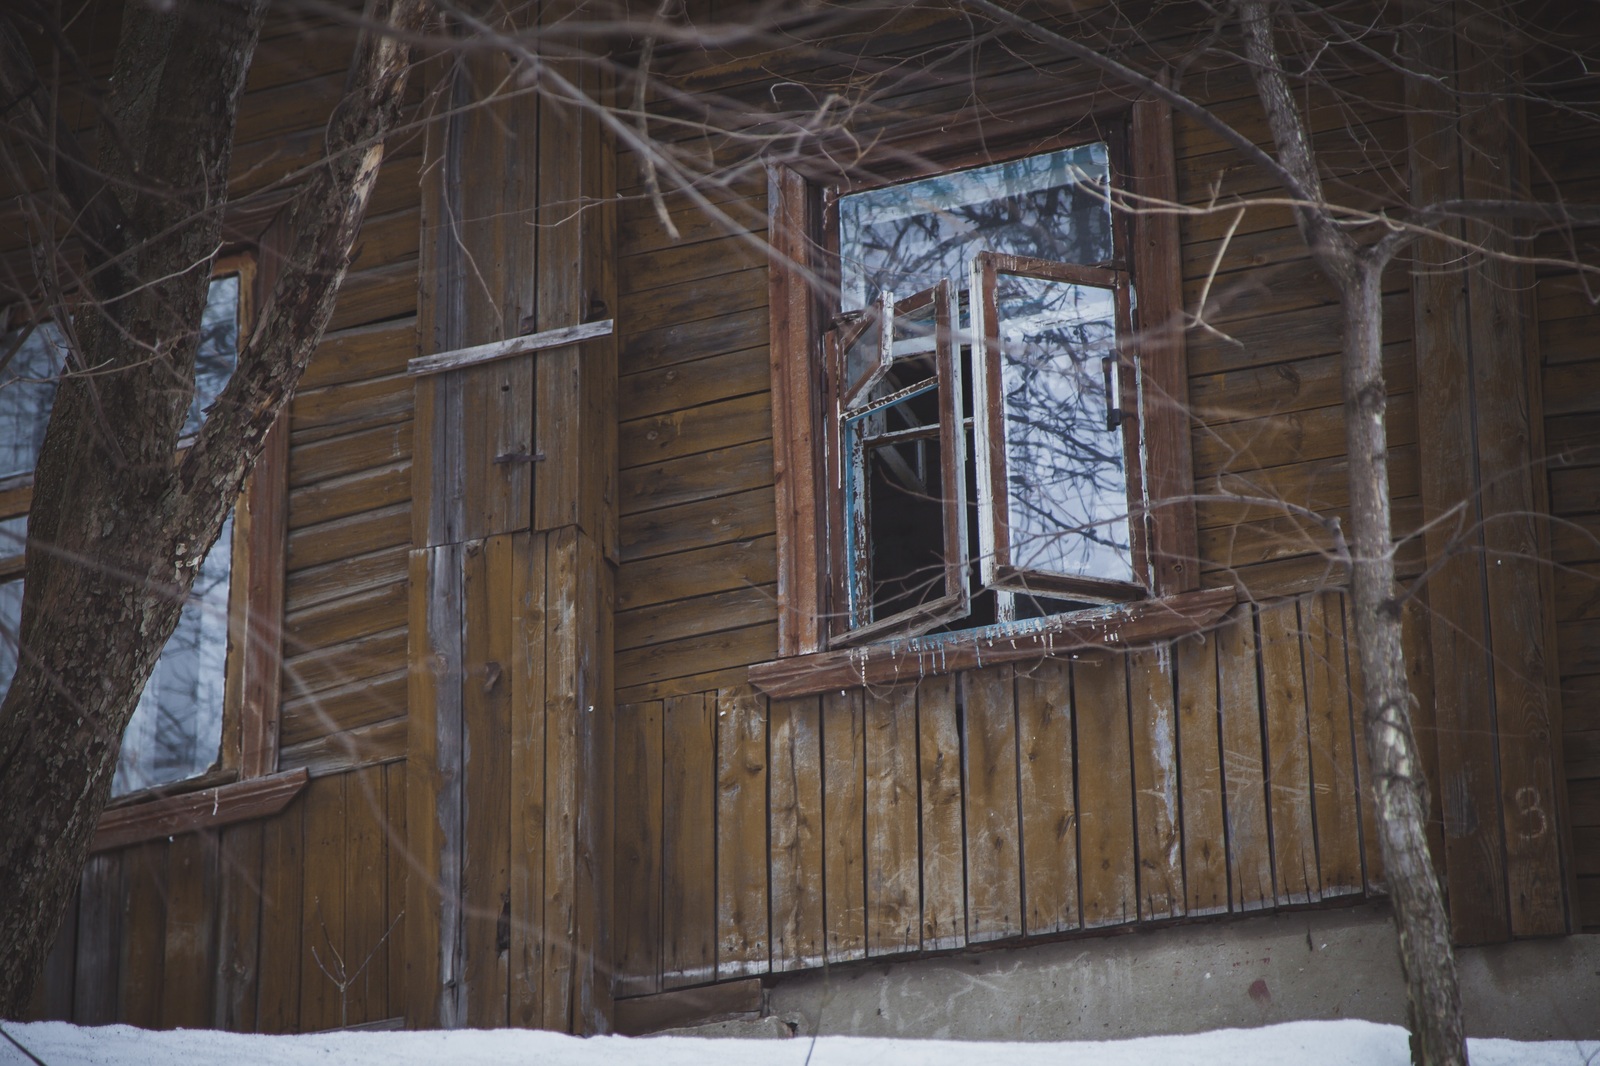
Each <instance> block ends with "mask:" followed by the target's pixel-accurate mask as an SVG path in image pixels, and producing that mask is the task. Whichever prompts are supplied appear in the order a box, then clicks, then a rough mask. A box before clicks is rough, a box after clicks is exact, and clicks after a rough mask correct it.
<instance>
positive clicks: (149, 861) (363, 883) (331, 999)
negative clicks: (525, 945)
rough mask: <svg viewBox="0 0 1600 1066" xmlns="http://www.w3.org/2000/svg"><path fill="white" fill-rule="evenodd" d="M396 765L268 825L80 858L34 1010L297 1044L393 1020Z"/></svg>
mask: <svg viewBox="0 0 1600 1066" xmlns="http://www.w3.org/2000/svg"><path fill="white" fill-rule="evenodd" d="M404 842H405V767H404V766H403V765H400V764H398V763H391V764H388V765H373V766H368V767H366V768H364V769H361V770H358V771H355V772H351V773H341V774H334V775H331V776H327V777H322V778H317V779H315V780H313V781H312V782H311V784H310V785H309V786H308V787H307V788H306V791H305V792H304V793H303V794H302V795H301V796H300V797H298V798H296V799H295V800H294V801H293V802H292V803H291V804H290V805H289V807H288V808H287V809H286V810H285V811H284V812H283V814H281V815H279V816H278V817H276V818H273V819H270V820H267V821H263V822H245V823H241V824H238V825H233V826H229V827H227V828H225V829H222V830H212V831H206V832H201V833H186V834H183V835H181V836H176V837H173V838H172V839H171V840H165V839H163V840H157V841H151V842H150V843H147V844H139V845H136V846H134V847H129V848H124V849H121V850H118V851H113V852H104V853H100V854H97V855H95V856H93V857H91V858H90V860H89V864H88V866H87V868H86V869H85V870H84V873H83V877H82V879H81V880H80V882H79V889H78V894H77V897H76V898H75V899H74V900H73V903H72V905H71V907H70V908H69V910H68V913H67V917H66V919H65V923H64V925H63V928H62V932H61V935H60V936H59V937H58V938H57V941H56V946H55V949H54V951H53V952H52V954H51V956H50V960H49V963H48V965H47V968H46V974H45V980H44V983H43V986H42V987H41V989H40V990H39V993H38V994H37V995H36V997H35V1000H34V1009H33V1011H32V1012H31V1013H32V1015H33V1016H34V1017H37V1018H51V1019H60V1020H63V1021H73V1022H76V1023H78V1024H80V1025H107V1024H111V1023H113V1022H124V1023H127V1024H130V1025H139V1026H144V1027H147V1028H171V1027H175V1026H182V1027H185V1028H218V1029H232V1030H236V1031H245V1032H251V1031H255V1032H268V1033H281V1032H309V1031H313V1030H318V1029H331V1028H336V1027H340V1026H345V1025H360V1024H364V1023H368V1022H379V1021H383V1020H386V1019H389V1018H394V1017H396V1016H398V1015H399V1014H401V1013H402V1012H403V1007H404V990H405V970H404V960H403V958H402V953H401V952H400V950H399V946H400V943H401V941H400V939H399V928H398V927H399V926H400V924H401V923H402V922H403V917H402V916H403V913H404V911H405V885H406V879H407V872H408V869H409V866H410V861H409V858H408V856H407V854H406V849H405V843H404Z"/></svg>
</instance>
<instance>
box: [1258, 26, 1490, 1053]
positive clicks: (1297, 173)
mask: <svg viewBox="0 0 1600 1066" xmlns="http://www.w3.org/2000/svg"><path fill="white" fill-rule="evenodd" d="M1238 10H1239V20H1240V28H1241V30H1242V31H1243V34H1244V40H1245V56H1246V58H1247V59H1248V60H1249V62H1250V65H1251V75H1252V77H1253V78H1254V80H1255V83H1256V90H1257V94H1258V95H1259V96H1260V98H1261V105H1262V109H1263V111H1264V112H1265V113H1266V117H1267V125H1268V128H1269V129H1270V130H1271V131H1272V138H1273V142H1274V144H1275V146H1276V148H1277V152H1278V158H1279V161H1280V163H1281V164H1282V165H1283V167H1284V168H1285V169H1286V170H1287V171H1288V172H1289V173H1290V174H1291V175H1293V178H1294V183H1295V184H1296V185H1297V186H1298V188H1296V189H1292V190H1291V191H1292V192H1294V193H1295V194H1296V196H1297V198H1298V199H1299V200H1300V201H1301V203H1300V206H1299V207H1297V208H1296V210H1295V216H1296V221H1297V222H1298V224H1299V226H1300V230H1301V234H1302V236H1303V237H1304V238H1305V241H1306V245H1307V247H1308V248H1310V250H1311V255H1312V258H1313V259H1314V260H1315V261H1316V263H1317V265H1318V267H1319V268H1320V269H1321V270H1322V272H1323V273H1324V274H1326V275H1327V277H1328V278H1329V280H1330V281H1332V282H1333V284H1334V286H1335V287H1336V288H1337V290H1338V293H1339V303H1340V308H1341V311H1342V317H1343V324H1344V347H1343V353H1342V354H1343V363H1344V366H1343V391H1344V417H1345V441H1346V448H1347V452H1348V456H1349V478H1350V527H1351V528H1350V531H1349V538H1348V539H1349V553H1350V583H1351V590H1350V591H1351V600H1352V604H1353V608H1354V629H1355V643H1356V654H1357V656H1358V657H1359V658H1360V661H1361V672H1362V680H1363V685H1364V688H1363V692H1362V712H1363V713H1362V720H1363V723H1364V726H1365V730H1364V731H1365V735H1366V744H1367V753H1368V760H1369V762H1370V765H1371V767H1372V782H1371V788H1372V795H1373V801H1374V805H1375V809H1376V812H1377V824H1378V843H1379V849H1380V851H1381V852H1382V854H1383V865H1384V871H1385V874H1386V875H1387V877H1388V881H1389V895H1390V899H1391V901H1392V903H1393V906H1394V921H1395V929H1396V932H1397V934H1398V938H1399V948H1400V966H1401V969H1402V971H1403V973H1404V976H1405V982H1406V995H1407V1004H1406V1011H1407V1017H1408V1019H1409V1023H1410V1025H1409V1028H1410V1030H1411V1057H1412V1061H1413V1062H1416V1063H1418V1064H1428V1066H1455V1064H1464V1063H1465V1062H1466V1061H1467V1046H1466V1037H1465V1034H1464V1032H1463V1030H1462V1025H1461V992H1460V988H1459V985H1458V983H1457V979H1456V965H1455V953H1454V950H1453V949H1452V947H1451V943H1450V921H1449V918H1448V916H1447V914H1446V912H1445V908H1444V896H1443V893H1442V892H1441V891H1440V889H1439V881H1438V878H1437V876H1436V875H1435V874H1434V869H1433V863H1432V861H1431V860H1430V858H1429V855H1428V840H1427V829H1426V826H1427V816H1428V786H1427V781H1426V780H1425V778H1424V777H1423V772H1422V763H1421V761H1420V759H1419V758H1418V755H1417V745H1416V739H1415V736H1414V735H1413V732H1412V728H1411V698H1412V697H1411V689H1410V685H1409V684H1408V683H1407V679H1406V660H1405V649H1404V646H1403V645H1402V644H1401V639H1400V624H1401V622H1400V608H1401V602H1400V599H1399V598H1398V596H1397V589H1396V588H1395V571H1394V535H1393V523H1392V520H1391V515H1390V507H1389V453H1388V442H1387V425H1386V420H1385V409H1386V407H1387V389H1386V388H1385V385H1384V380H1383V289H1382V276H1383V270H1384V267H1385V266H1387V265H1388V262H1389V260H1390V258H1391V257H1392V256H1393V254H1394V253H1395V251H1396V250H1398V249H1399V248H1400V247H1401V246H1402V244H1403V241H1404V239H1405V238H1404V237H1403V236H1402V235H1400V234H1399V233H1398V232H1395V231H1390V232H1388V233H1384V234H1381V235H1380V236H1378V237H1377V239H1376V240H1375V241H1374V242H1372V243H1370V244H1367V245H1365V246H1363V245H1360V244H1358V243H1357V242H1356V241H1355V240H1354V239H1353V238H1352V237H1351V236H1350V235H1349V234H1348V233H1347V232H1346V231H1344V230H1342V229H1341V228H1340V227H1339V226H1338V225H1337V224H1336V221H1335V219H1334V218H1333V217H1332V215H1331V214H1330V213H1329V212H1328V210H1327V206H1326V205H1327V201H1326V200H1325V199H1324V197H1323V195H1322V184H1321V178H1320V175H1319V172H1318V169H1317V161H1316V157H1315V155H1314V153H1313V150H1312V147H1311V140H1310V136H1309V134H1308V132H1307V130H1306V127H1305V124H1304V122H1303V121H1302V119H1301V116H1300V114H1299V111H1298V109H1297V108H1296V105H1295V102H1294V98H1293V96H1292V95H1291V94H1290V91H1289V86H1288V80H1287V78H1286V77H1285V76H1284V66H1283V59H1282V57H1281V56H1280V55H1279V54H1278V50H1277V47H1276V45H1275V43H1274V41H1273V22H1272V16H1271V13H1270V10H1269V8H1268V5H1267V3H1266V2H1265V0H1243V2H1241V3H1240V4H1239V9H1238Z"/></svg>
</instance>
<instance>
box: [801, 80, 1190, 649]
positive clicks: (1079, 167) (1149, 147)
mask: <svg viewBox="0 0 1600 1066" xmlns="http://www.w3.org/2000/svg"><path fill="white" fill-rule="evenodd" d="M1036 143H1037V142H1036ZM1058 143H1060V142H1058ZM885 154H886V155H887V156H893V155H894V151H893V146H892V145H891V146H889V147H888V149H886V152H885ZM990 158H991V159H992V156H991V157H990ZM772 179H773V180H772V184H771V186H770V191H771V196H772V204H771V212H772V214H771V230H770V232H771V235H772V240H773V243H774V249H775V260H776V262H777V264H778V265H777V266H776V267H775V268H774V270H773V282H772V299H773V303H772V368H773V418H774V449H775V466H776V489H775V492H776V495H777V504H778V517H779V521H778V554H779V570H780V576H779V587H780V588H782V589H784V590H785V591H784V596H785V603H784V605H783V607H784V609H783V610H782V611H780V614H779V650H780V654H782V655H785V656H788V655H796V654H805V653H811V652H820V651H823V650H825V649H827V648H829V647H855V646H858V645H863V644H867V643H872V642H876V641H881V640H883V639H885V638H890V637H895V638H904V637H912V636H924V635H929V634H941V633H943V634H951V635H952V638H953V637H955V636H958V635H959V634H960V633H962V632H966V631H974V630H980V629H981V630H985V631H986V632H990V633H991V634H992V633H993V632H996V631H994V630H990V629H988V628H987V627H994V626H1001V627H1007V631H1010V627H1015V626H1019V625H1020V626H1022V627H1023V629H1026V628H1028V627H1029V626H1035V628H1037V625H1043V626H1045V627H1046V628H1051V627H1054V628H1061V627H1062V626H1063V625H1069V624H1073V623H1071V622H1070V619H1071V618H1074V617H1076V618H1080V619H1081V618H1086V617H1089V616H1088V615H1085V614H1084V612H1086V611H1092V610H1098V609H1101V608H1104V607H1106V606H1107V605H1120V606H1121V607H1123V608H1125V609H1135V608H1138V609H1140V610H1143V609H1144V608H1143V607H1139V605H1140V604H1142V603H1145V601H1151V600H1165V599H1166V598H1168V597H1172V596H1175V595H1177V594H1180V593H1186V592H1189V591H1191V590H1193V589H1194V588H1195V587H1196V584H1197V582H1196V580H1195V577H1196V574H1195V567H1194V554H1195V547H1194V540H1195V531H1194V508H1193V482H1192V475H1191V472H1190V470H1191V464H1190V459H1189V437H1188V431H1189V426H1188V421H1187V375H1186V371H1185V369H1184V366H1183V343H1182V342H1183V331H1182V317H1181V292H1180V286H1179V278H1178V264H1177V260H1176V249H1177V246H1178V240H1177V225H1176V220H1175V217H1174V216H1173V215H1171V214H1164V213H1161V212H1160V211H1158V210H1157V211H1151V210H1146V209H1145V208H1144V207H1143V206H1141V205H1148V204H1151V203H1160V202H1161V201H1163V200H1165V201H1167V202H1171V201H1172V200H1174V199H1175V197H1176V193H1175V191H1174V185H1175V178H1174V175H1173V167H1172V156H1171V116H1170V112H1168V111H1167V110H1166V109H1165V107H1164V105H1161V104H1160V103H1159V102H1156V101H1139V102H1136V103H1135V104H1134V105H1133V106H1132V108H1131V109H1130V111H1129V112H1127V121H1126V122H1125V123H1124V122H1120V121H1117V120H1115V119H1113V120H1111V121H1104V120H1102V121H1100V122H1099V123H1098V124H1097V125H1096V127H1095V131H1094V135H1093V136H1092V137H1091V138H1088V139H1086V140H1084V141H1081V142H1079V143H1076V144H1073V143H1067V144H1066V145H1065V146H1063V147H1059V148H1054V149H1051V150H1047V151H1035V152H1033V153H1032V154H1024V155H1020V156H1019V157H1018V158H1014V159H1010V160H1003V161H1000V162H991V161H985V162H984V163H983V164H981V165H975V166H968V167H959V166H956V167H951V168H950V169H949V170H948V171H947V172H944V173H939V174H933V175H931V176H930V175H928V174H927V173H926V171H925V170H924V171H923V172H922V173H920V174H918V175H916V176H914V177H912V178H910V179H909V180H903V181H898V182H896V181H889V182H885V183H860V182H855V183H852V182H845V183H843V184H838V181H839V179H837V178H832V179H830V178H829V177H828V176H826V175H823V174H818V173H812V174H810V175H809V176H807V175H805V174H802V173H800V172H799V171H796V170H794V169H790V168H784V167H775V168H773V170H772ZM785 263H793V264H795V266H794V267H793V268H790V267H788V266H786V265H785ZM829 280H831V281H832V282H833V284H831V285H830V284H827V282H828V281H829ZM1147 606H1148V607H1149V608H1150V609H1152V610H1154V609H1156V607H1157V606H1158V605H1157V604H1147ZM1035 620H1037V625H1036V623H1035ZM986 639H987V638H986ZM919 646H923V645H919Z"/></svg>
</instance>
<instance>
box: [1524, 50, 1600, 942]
mask: <svg viewBox="0 0 1600 1066" xmlns="http://www.w3.org/2000/svg"><path fill="white" fill-rule="evenodd" d="M1557 61H1558V60H1557ZM1528 127H1529V137H1528V141H1529V152H1530V154H1531V155H1532V156H1533V158H1535V159H1537V160H1539V161H1540V166H1541V170H1540V172H1539V174H1537V175H1536V179H1537V180H1536V181H1535V183H1534V194H1535V195H1536V196H1538V197H1540V198H1542V199H1548V198H1551V197H1556V196H1559V197H1562V198H1564V199H1567V200H1569V201H1571V200H1579V201H1582V202H1593V201H1594V199H1595V198H1596V196H1597V195H1600V165H1597V161H1600V156H1596V154H1595V152H1594V138H1593V135H1592V134H1591V133H1590V132H1589V130H1588V128H1587V126H1586V125H1584V127H1583V128H1581V129H1579V128H1575V120H1574V118H1573V116H1571V115H1568V114H1566V113H1564V112H1562V111H1560V110H1557V109H1554V108H1541V109H1537V110H1535V109H1532V108H1530V112H1529V116H1528ZM1535 247H1536V249H1537V251H1538V252H1539V254H1542V255H1546V256H1549V257H1551V258H1554V259H1568V258H1571V257H1572V256H1573V254H1574V252H1576V254H1577V256H1578V257H1579V258H1580V259H1581V260H1582V261H1583V262H1585V263H1591V264H1592V263H1595V262H1597V261H1600V234H1597V232H1596V231H1595V230H1594V229H1584V230H1579V231H1578V232H1577V233H1575V234H1568V233H1565V232H1561V233H1551V234H1549V235H1548V236H1545V237H1542V238H1540V240H1539V241H1538V242H1537V243H1536V245H1535ZM1589 288H1590V287H1589V286H1586V285H1585V283H1584V282H1583V281H1582V280H1581V278H1580V277H1579V276H1578V275H1577V274H1576V273H1575V272H1574V271H1571V270H1562V269H1557V268H1554V267H1546V268H1544V269H1541V270H1540V272H1539V276H1538V281H1537V286H1536V289H1535V299H1536V304H1537V308H1538V316H1537V321H1538V330H1539V333H1538V346H1539V355H1540V362H1541V366H1540V371H1541V377H1542V386H1543V387H1542V390H1541V391H1542V394H1543V395H1542V398H1543V402H1544V436H1545V447H1546V455H1547V456H1548V460H1547V465H1546V468H1545V470H1546V479H1545V484H1546V487H1547V489H1548V492H1549V497H1550V513H1551V515H1552V516H1553V517H1554V521H1553V522H1552V523H1551V528H1550V559H1551V562H1552V564H1553V569H1554V578H1555V623H1556V660H1557V662H1558V665H1559V672H1560V683H1561V700H1562V708H1561V709H1562V725H1563V733H1562V737H1561V741H1562V751H1563V756H1564V758H1563V762H1564V765H1565V770H1566V778H1567V792H1566V797H1565V799H1566V808H1565V810H1566V812H1567V814H1568V815H1569V819H1570V825H1571V829H1572V859H1573V862H1572V867H1573V879H1574V881H1575V883H1576V898H1577V907H1576V919H1577V924H1578V925H1579V926H1580V927H1581V928H1582V929H1583V930H1584V931H1585V932H1589V933H1594V932H1600V351H1596V348H1595V345H1594V337H1595V332H1596V330H1597V329H1600V313H1597V312H1596V309H1595V307H1594V304H1593V301H1592V300H1591V299H1590V297H1589V295H1588V292H1589Z"/></svg>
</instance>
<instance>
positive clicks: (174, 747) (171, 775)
mask: <svg viewBox="0 0 1600 1066" xmlns="http://www.w3.org/2000/svg"><path fill="white" fill-rule="evenodd" d="M241 283H242V276H241V274H240V273H231V274H227V275H225V276H219V277H217V278H215V279H214V280H213V281H212V283H211V287H210V292H209V295H208V299H207V304H206V309H205V313H204V317H203V320H202V323H201V337H200V345H199V350H198V353H197V355H196V360H195V388H194V395H193V398H192V399H191V401H190V404H189V412H188V416H187V418H186V420H185V422H184V427H183V434H184V437H185V438H189V437H191V436H192V435H193V434H194V433H196V432H197V431H198V430H199V429H200V426H201V423H202V422H203V421H204V419H205V413H206V410H207V409H208V408H209V407H210V406H211V405H212V404H213V403H214V402H215V401H216V399H217V397H218V396H219V395H220V394H221V392H222V389H223V386H225V385H226V384H227V382H228V379H229V377H230V376H232V374H233V368H234V363H235V359H236V356H237V353H238V343H239V315H240V308H241ZM0 352H4V353H6V354H8V355H9V357H10V358H9V359H8V360H7V361H6V362H5V364H4V368H3V370H0V698H3V696H4V694H5V691H6V689H7V688H9V687H10V684H11V679H12V677H13V675H14V674H15V672H16V668H17V662H18V656H19V655H20V654H22V652H21V651H20V650H19V648H18V642H17V629H18V625H19V622H20V618H21V612H22V579H23V558H24V548H25V544H26V540H25V536H26V527H27V506H28V503H29V501H30V500H31V497H32V479H33V468H34V465H35V463H36V462H37V461H38V457H39V449H40V448H41V446H42V445H43V443H44V433H45V427H46V425H47V423H48V422H49V418H50V409H51V407H52V405H53V403H54V400H55V392H56V385H57V382H58V381H59V380H60V379H61V376H62V374H63V373H67V372H69V370H70V368H69V367H68V366H67V353H68V345H67V343H66V340H65V338H64V337H63V335H62V330H61V328H60V327H59V326H58V325H57V324H55V323H53V322H48V321H46V322H40V323H36V324H24V325H20V326H19V327H18V328H15V329H13V330H11V331H10V332H8V333H7V334H6V335H5V337H4V341H3V345H0ZM233 542H234V535H233V519H232V517H231V516H230V517H229V518H228V520H227V521H226V522H225V523H224V525H223V528H222V532H221V533H220V534H219V535H218V537H217V541H216V544H215V545H213V547H212V549H211V551H210V552H209V553H208V554H207V556H206V558H205V560H204V561H203V562H202V563H201V565H200V572H199V573H198V574H197V575H196V577H195V581H194V586H193V588H192V589H191V591H190V593H189V598H188V599H187V600H186V601H185V602H184V605H183V611H182V614H181V615H180V616H179V620H178V625H177V628H176V629H175V630H174V631H173V634H172V636H171V638H170V639H168V641H167V644H166V647H165V648H164V649H163V651H162V653H161V657H160V659H159V660H157V662H156V665H155V669H154V671H153V672H152V673H151V675H150V680H149V681H148V682H147V683H146V685H145V689H144V693H143V694H142V695H141V696H140V698H139V704H138V707H137V709H136V710H135V711H134V714H133V718H132V720H131V721H130V722H129V725H128V729H127V732H126V733H125V734H124V735H123V742H122V751H121V755H120V757H119V759H118V763H117V771H116V777H115V779H114V781H113V784H112V794H113V796H121V795H125V794H129V793H133V792H137V791H140V790H143V789H148V788H153V787H156V786H161V785H171V784H174V783H177V782H182V781H187V780H190V779H193V778H197V777H201V776H203V775H206V774H207V772H208V771H213V770H218V769H219V768H220V767H221V764H222V763H223V762H224V761H225V759H224V753H223V751H222V748H223V735H224V719H225V707H226V704H227V699H226V694H225V689H226V676H227V660H228V653H229V626H230V618H231V616H232V612H230V594H231V592H232V584H233V582H232V580H231V579H232V574H233V571H234V561H235V560H234V543H233Z"/></svg>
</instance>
